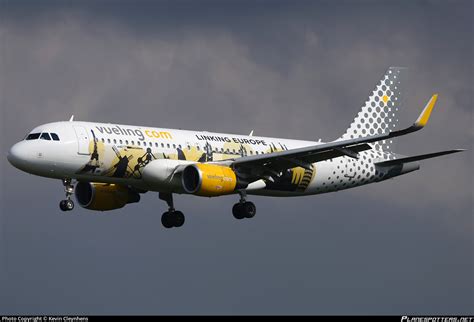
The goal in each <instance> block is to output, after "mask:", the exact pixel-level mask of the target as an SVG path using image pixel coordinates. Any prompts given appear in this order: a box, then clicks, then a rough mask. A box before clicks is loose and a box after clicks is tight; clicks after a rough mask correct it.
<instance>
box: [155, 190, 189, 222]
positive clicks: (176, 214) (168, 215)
mask: <svg viewBox="0 0 474 322" xmlns="http://www.w3.org/2000/svg"><path fill="white" fill-rule="evenodd" d="M159 198H160V199H161V200H164V201H166V203H167V204H168V207H169V209H168V211H166V212H164V213H163V215H162V216H161V223H162V224H163V226H164V227H165V228H172V227H181V226H182V225H183V224H184V221H185V218H184V215H183V213H182V212H181V211H179V210H175V209H174V204H173V194H171V193H163V192H160V193H159Z"/></svg>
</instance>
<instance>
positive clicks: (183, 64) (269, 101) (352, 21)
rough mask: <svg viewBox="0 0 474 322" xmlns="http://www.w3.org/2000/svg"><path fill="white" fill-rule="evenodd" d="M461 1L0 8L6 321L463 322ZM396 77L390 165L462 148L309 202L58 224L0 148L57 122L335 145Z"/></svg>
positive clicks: (468, 169)
mask: <svg viewBox="0 0 474 322" xmlns="http://www.w3.org/2000/svg"><path fill="white" fill-rule="evenodd" d="M472 14H473V4H472V1H404V2H402V1H358V2H355V1H340V0H339V1H154V2H152V1H125V0H123V1H94V2H90V1H62V2H60V1H49V2H48V1H10V0H3V1H0V105H1V139H0V142H1V145H2V148H3V151H4V154H3V158H1V160H0V171H1V172H0V179H1V185H0V189H1V190H0V198H1V200H0V202H1V207H0V211H1V216H0V313H3V314H18V313H29V314H59V313H61V314H63V313H69V314H80V313H86V314H370V313H379V314H453V313H470V314H473V313H474V310H473V307H474V305H473V303H474V294H473V289H474V276H473V269H474V262H473V250H474V249H473V248H474V247H473V246H474V245H473V232H474V231H473V230H474V229H473V228H474V227H473V200H472V199H473V189H472V184H473V176H472V164H473V158H472V156H473V154H472V150H473V149H472V148H473V146H472V140H473V128H472V124H473V114H472V104H473V76H472V75H473V59H472V57H473V50H472V38H473V20H472ZM389 66H405V67H408V68H409V70H408V72H407V77H406V79H407V82H406V86H405V91H404V93H403V94H404V102H405V103H404V110H403V111H402V113H401V114H402V115H401V124H405V125H409V124H410V123H411V122H413V120H414V119H415V118H416V117H417V115H418V113H419V112H420V110H421V109H422V108H423V106H424V104H425V103H426V101H427V100H428V99H429V98H430V96H431V95H432V94H433V93H439V95H440V96H439V100H438V104H437V106H436V109H435V111H434V113H433V115H432V119H431V120H430V123H429V124H428V126H427V127H426V128H425V129H424V130H423V131H421V132H417V133H416V134H412V135H410V136H408V137H403V138H400V139H398V144H397V150H396V152H398V153H401V154H407V155H410V154H415V153H424V152H434V151H438V150H443V149H451V148H467V149H469V151H467V152H464V153H461V154H455V155H451V156H446V157H441V158H438V159H433V160H428V161H424V162H423V163H422V165H421V169H420V171H417V172H416V173H411V174H409V175H407V176H403V177H399V178H396V179H394V180H389V181H387V182H383V183H378V184H373V185H369V186H365V187H359V188H356V189H352V190H348V191H341V192H337V193H330V194H326V195H319V196H309V197H301V198H287V199H285V198H265V197H251V198H250V199H251V200H252V201H254V202H255V203H256V206H257V215H256V216H255V218H253V219H252V220H243V221H237V220H235V219H234V218H233V217H232V214H231V208H232V205H233V204H234V203H235V202H236V201H237V199H238V198H237V197H236V196H228V197H222V198H213V199H207V198H206V199H205V198H199V197H193V196H178V197H176V199H175V202H176V206H177V208H178V209H180V210H182V211H183V212H184V213H185V215H186V224H185V225H184V226H183V227H182V228H180V229H171V230H165V229H164V228H162V226H161V222H160V217H161V214H162V212H163V211H165V209H166V206H165V203H164V202H162V201H161V200H159V199H158V196H157V194H156V193H151V192H150V193H147V194H146V195H144V196H143V198H142V201H141V202H140V203H139V204H133V205H130V206H127V207H125V208H123V209H121V210H117V211H113V212H105V213H95V212H91V211H88V210H84V209H81V208H80V207H76V209H74V211H73V212H70V213H62V212H61V211H60V210H59V208H58V203H59V201H60V200H61V199H63V198H64V194H63V187H62V185H61V183H60V182H59V181H54V180H50V179H45V178H40V177H35V176H32V175H28V174H25V173H22V172H20V171H19V170H17V169H15V168H13V167H12V166H11V165H10V164H8V162H7V160H6V154H7V151H8V148H9V147H10V146H11V145H13V144H14V143H15V142H17V141H19V140H21V139H22V138H23V137H24V135H25V134H26V133H28V132H29V131H30V130H31V129H32V128H33V127H35V126H37V125H39V124H42V123H47V122H51V121H60V120H67V119H69V117H70V116H71V114H74V115H75V117H76V120H83V121H102V122H111V123H118V124H133V125H149V126H157V127H170V128H184V129H206V130H209V131H219V132H229V133H239V134H247V133H249V132H250V131H251V130H255V132H254V133H255V134H256V135H262V136H273V137H286V138H297V139H309V140H311V139H314V140H317V139H319V138H321V139H322V140H323V141H324V140H333V139H335V138H337V137H338V136H339V135H341V134H342V133H343V132H344V131H345V129H346V128H347V127H348V125H349V124H350V122H351V121H352V119H353V118H354V116H355V115H356V114H357V112H358V111H359V109H360V106H362V104H363V103H364V101H365V100H366V99H367V97H368V94H369V92H370V91H372V89H373V87H374V85H375V84H376V83H377V82H378V81H379V79H380V77H381V76H382V75H383V73H384V72H385V70H386V69H387V68H388V67H389Z"/></svg>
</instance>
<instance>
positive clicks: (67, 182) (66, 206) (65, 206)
mask: <svg viewBox="0 0 474 322" xmlns="http://www.w3.org/2000/svg"><path fill="white" fill-rule="evenodd" d="M63 185H64V191H65V192H66V199H65V200H61V202H60V203H59V208H60V209H61V210H62V211H71V210H73V209H74V201H72V200H71V196H72V194H73V193H74V185H73V184H72V180H71V179H63Z"/></svg>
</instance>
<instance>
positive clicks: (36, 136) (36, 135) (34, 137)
mask: <svg viewBox="0 0 474 322" xmlns="http://www.w3.org/2000/svg"><path fill="white" fill-rule="evenodd" d="M40 134H41V133H31V134H28V136H27V137H26V139H27V140H37V139H39V137H40Z"/></svg>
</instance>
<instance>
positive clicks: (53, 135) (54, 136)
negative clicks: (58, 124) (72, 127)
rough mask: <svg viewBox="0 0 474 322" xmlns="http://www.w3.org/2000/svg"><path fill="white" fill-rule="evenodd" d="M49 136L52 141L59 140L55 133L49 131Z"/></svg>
mask: <svg viewBox="0 0 474 322" xmlns="http://www.w3.org/2000/svg"><path fill="white" fill-rule="evenodd" d="M51 137H52V138H53V140H54V141H59V136H58V135H57V134H56V133H51Z"/></svg>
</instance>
